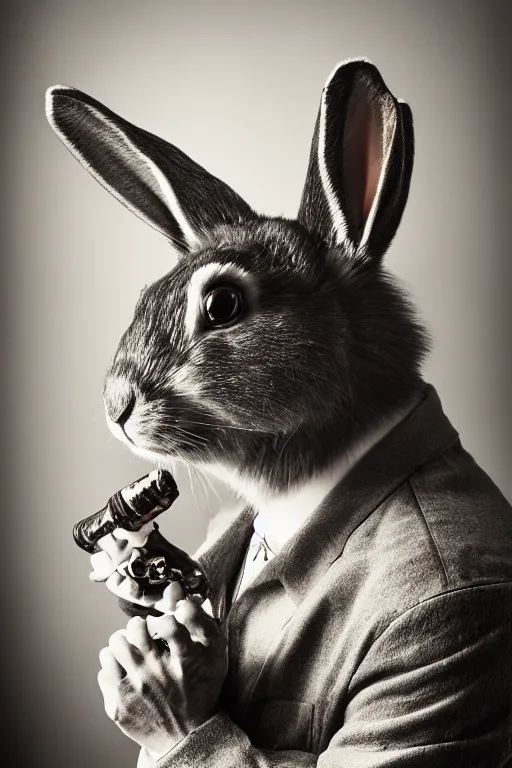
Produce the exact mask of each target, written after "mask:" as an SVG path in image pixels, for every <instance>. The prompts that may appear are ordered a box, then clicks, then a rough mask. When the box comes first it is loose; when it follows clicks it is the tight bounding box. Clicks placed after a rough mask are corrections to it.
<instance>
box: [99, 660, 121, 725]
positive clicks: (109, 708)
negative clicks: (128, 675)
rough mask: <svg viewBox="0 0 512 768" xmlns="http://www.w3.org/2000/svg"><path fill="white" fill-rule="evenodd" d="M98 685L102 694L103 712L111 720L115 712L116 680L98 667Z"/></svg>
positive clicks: (116, 698)
mask: <svg viewBox="0 0 512 768" xmlns="http://www.w3.org/2000/svg"><path fill="white" fill-rule="evenodd" d="M98 685H99V687H100V691H101V692H102V694H103V703H104V706H105V712H106V713H107V715H108V716H109V717H110V719H111V720H113V719H114V718H115V716H116V712H117V702H118V691H117V686H118V681H113V680H112V678H111V677H110V675H109V674H107V672H105V670H104V669H100V671H99V672H98Z"/></svg>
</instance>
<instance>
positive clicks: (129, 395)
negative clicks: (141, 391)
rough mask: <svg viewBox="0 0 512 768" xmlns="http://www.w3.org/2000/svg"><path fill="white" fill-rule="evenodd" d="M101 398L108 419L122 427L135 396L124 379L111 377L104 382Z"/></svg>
mask: <svg viewBox="0 0 512 768" xmlns="http://www.w3.org/2000/svg"><path fill="white" fill-rule="evenodd" d="M103 399H104V401H105V408H106V411H107V415H108V417H109V419H111V421H114V422H115V423H116V424H119V426H121V427H122V426H123V424H126V422H127V421H128V419H129V418H130V416H131V414H132V412H133V409H134V407H135V402H136V399H137V398H136V397H135V393H134V391H133V389H132V388H131V387H130V385H129V384H128V383H127V382H126V381H125V380H123V379H111V380H109V381H107V382H106V384H105V390H104V393H103Z"/></svg>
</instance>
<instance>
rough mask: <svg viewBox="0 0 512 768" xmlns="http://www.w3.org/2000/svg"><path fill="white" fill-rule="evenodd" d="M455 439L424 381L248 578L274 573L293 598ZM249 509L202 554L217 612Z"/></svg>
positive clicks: (237, 563) (248, 527) (242, 545)
mask: <svg viewBox="0 0 512 768" xmlns="http://www.w3.org/2000/svg"><path fill="white" fill-rule="evenodd" d="M457 439H458V433H457V431H456V430H455V429H454V428H453V426H452V425H451V423H450V422H449V420H448V418H447V417H446V415H445V414H444V412H443V409H442V406H441V401H440V399H439V396H438V394H437V392H436V390H435V389H434V387H433V386H432V385H430V384H428V385H426V387H425V396H424V398H423V400H422V401H421V402H420V403H419V404H418V405H417V406H416V407H415V408H413V410H412V411H411V412H410V413H409V414H408V415H407V416H406V417H405V418H404V419H403V420H402V421H401V422H399V424H397V425H396V426H395V427H394V428H393V429H392V430H391V431H390V432H388V433H387V434H386V435H385V436H384V437H383V438H382V440H380V441H379V442H378V443H377V444H376V445H375V446H374V447H373V448H372V449H371V450H370V451H369V452H368V453H367V454H365V455H364V456H363V457H362V459H361V460H360V461H359V462H358V463H357V464H356V465H355V467H354V468H353V469H352V470H351V471H350V472H349V474H348V475H346V477H344V478H343V479H342V480H341V482H340V483H338V485H336V486H335V487H334V488H333V490H332V491H331V492H330V493H329V494H328V495H327V497H326V498H325V499H324V501H323V502H322V503H321V504H320V505H319V507H318V508H317V509H316V511H315V512H314V513H313V514H312V515H311V516H310V517H309V518H308V519H307V520H306V522H305V523H304V524H303V525H302V526H301V528H300V529H299V530H298V531H297V533H296V534H295V535H294V536H292V538H291V539H290V540H289V541H288V542H287V543H286V544H285V546H284V547H283V549H282V550H281V551H280V552H279V554H278V555H276V557H275V558H273V559H272V560H271V561H270V562H269V563H268V565H266V566H265V567H264V568H263V569H262V571H261V572H260V573H259V575H258V576H257V577H256V579H255V581H254V582H253V586H256V585H257V584H260V583H262V582H265V581H268V580H270V579H278V580H279V581H280V582H281V583H282V584H283V586H284V588H285V590H286V592H287V593H288V594H289V596H290V597H291V598H292V600H293V601H294V602H295V603H296V604H297V605H298V604H299V603H300V602H301V601H302V600H303V599H304V597H305V596H306V595H307V593H308V592H309V591H310V589H311V588H312V587H313V586H314V584H315V583H316V582H317V581H318V580H319V579H320V578H321V577H322V576H323V575H324V573H325V572H326V571H327V570H328V569H329V568H330V566H331V565H332V564H333V562H334V561H335V560H337V559H338V558H339V557H340V555H341V554H342V552H343V549H344V547H345V544H346V542H347V540H348V538H349V536H350V535H351V533H352V532H353V531H354V530H355V529H356V527H357V526H358V525H360V523H362V522H363V520H365V519H366V518H367V517H368V515H370V514H371V513H372V512H373V511H374V510H375V509H376V508H377V507H378V506H379V505H380V504H381V503H382V501H383V500H384V499H385V498H386V497H387V496H389V495H390V494H391V493H393V491H394V490H396V488H398V486H399V485H401V483H403V482H404V480H406V479H407V477H409V475H411V474H412V473H413V472H414V470H415V469H417V468H418V467H420V466H421V465H422V464H425V463H427V462H428V461H431V460H432V459H434V458H435V457H436V456H438V455H439V454H440V453H442V452H443V451H444V450H446V448H448V447H449V446H450V445H452V444H453V443H454V442H455V441H456V440H457ZM254 517H255V512H254V510H253V509H251V508H250V507H247V508H245V509H244V510H243V511H242V512H241V513H240V515H239V516H238V517H237V518H236V519H235V520H234V522H233V523H232V524H231V525H230V526H229V528H228V529H227V530H226V531H225V532H224V533H223V534H222V536H221V537H220V538H219V539H218V540H217V541H216V542H215V543H214V544H213V545H212V547H211V548H210V549H209V550H207V551H206V552H205V553H204V554H203V555H202V556H201V558H200V561H201V564H202V565H203V567H204V569H205V572H206V575H207V578H208V581H209V583H210V587H211V592H212V603H213V604H214V606H215V607H216V609H217V612H218V613H219V614H220V615H223V614H224V612H225V611H226V607H227V598H228V596H229V589H230V587H231V585H232V582H233V579H234V578H236V574H237V573H238V570H239V568H240V567H241V565H242V561H243V557H244V554H245V550H246V548H247V546H248V544H249V541H250V538H251V535H252V523H253V520H254Z"/></svg>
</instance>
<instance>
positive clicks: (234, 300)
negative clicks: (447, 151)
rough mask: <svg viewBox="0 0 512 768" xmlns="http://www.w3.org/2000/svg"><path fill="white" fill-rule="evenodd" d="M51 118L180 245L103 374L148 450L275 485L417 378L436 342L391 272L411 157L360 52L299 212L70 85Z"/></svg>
mask: <svg viewBox="0 0 512 768" xmlns="http://www.w3.org/2000/svg"><path fill="white" fill-rule="evenodd" d="M47 114H48V117H49V120H50V123H51V125H52V127H53V128H54V130H55V131H56V132H57V134H58V135H59V137H60V138H61V139H62V140H63V141H64V143H65V144H66V146H67V147H68V149H69V150H70V151H71V152H72V153H73V154H74V155H75V156H76V157H77V158H78V160H79V161H80V162H81V163H82V164H83V165H84V166H85V167H86V168H87V169H88V170H89V171H90V173H92V174H93V176H95V178H96V179H97V180H98V181H100V182H101V184H103V186H105V187H106V188H107V189H108V190H109V191H110V192H111V193H112V194H113V195H114V196H115V197H117V198H118V199H119V200H120V201H121V202H122V203H124V205H126V206H127V207H128V208H129V209H131V210H132V211H133V212H134V213H136V214H137V215H138V216H140V217H141V218H142V219H144V220H145V221H146V222H147V223H149V224H150V225H151V226H152V227H154V228H156V229H157V230H159V231H160V232H161V233H162V234H163V235H164V236H165V237H166V238H168V240H169V241H170V243H171V245H172V246H173V248H174V250H175V251H176V252H177V253H178V256H179V259H178V262H177V264H176V266H174V268H173V269H172V270H171V271H170V272H169V273H168V274H166V275H164V276H163V277H162V278H161V279H159V280H157V281H156V282H155V283H154V284H153V285H151V286H150V287H149V288H147V289H146V290H145V291H144V292H143V294H142V295H141V298H140V299H139V302H138V304H137V306H136V308H135V312H134V317H133V320H132V322H131V324H130V326H129V328H128V329H127V331H126V332H125V334H124V335H123V337H122V339H121V342H120V344H119V348H118V350H117V352H116V354H115V356H114V358H113V361H112V364H111V366H110V369H109V370H108V372H107V375H106V379H105V389H104V399H105V407H106V413H107V419H108V422H109V426H110V428H111V429H112V431H113V432H114V434H116V435H117V436H118V437H120V439H122V440H124V441H125V442H127V443H128V444H129V445H130V446H131V447H132V448H133V450H135V451H136V452H138V453H139V454H141V455H143V456H145V457H147V458H150V459H152V460H153V461H154V460H155V459H157V460H158V459H160V460H163V459H165V458H168V457H178V458H180V459H182V460H184V461H187V462H191V463H195V464H198V465H202V466H209V465H211V466H213V465H223V466H227V467H231V468H233V469H234V470H236V471H237V472H238V473H239V474H240V476H245V477H251V478H256V479H261V480H262V481H264V482H265V483H267V484H268V486H269V487H271V488H273V489H283V488H285V487H289V486H290V485H293V484H294V483H298V482H299V481H300V480H301V479H303V478H307V477H310V476H312V475H314V474H315V473H317V472H319V471H320V470H322V469H323V468H326V467H327V466H329V464H330V463H331V462H332V461H334V460H335V459H336V458H337V457H338V456H339V455H340V454H342V453H343V451H344V450H347V449H348V447H349V446H350V445H351V444H352V443H353V442H354V441H355V440H357V439H358V438H360V437H361V436H362V435H364V433H365V432H366V431H368V430H370V429H371V428H372V427H373V426H375V425H376V424H378V423H379V422H380V420H382V418H383V416H384V415H386V414H389V413H392V412H393V411H394V410H396V409H398V408H399V407H400V406H401V405H402V404H403V403H404V402H406V401H407V398H408V397H409V396H410V395H411V393H413V392H414V391H415V389H416V388H417V387H418V386H419V385H420V383H421V378H420V366H421V363H422V360H423V357H424V355H425V353H426V351H427V347H428V337H427V334H426V332H425V331H424V329H423V328H422V326H421V325H420V323H419V322H418V321H417V319H416V318H415V314H414V310H413V307H412V306H411V304H410V302H409V301H408V299H407V297H406V296H405V295H404V293H403V291H402V289H400V288H399V287H398V286H397V285H396V284H395V282H394V280H393V279H392V278H391V277H390V276H389V275H388V274H387V273H386V271H385V270H384V268H383V266H382V257H383V255H384V253H385V251H386V249H387V248H388V246H389V244H390V242H391V240H392V238H393V236H394V234H395V232H396V229H397V227H398V224H399V222H400V219H401V217H402V213H403V210H404V206H405V203H406V200H407V195H408V190H409V183H410V178H411V172H412V166H413V151H414V146H413V145H414V139H413V125H412V117H411V112H410V109H409V107H408V106H407V105H406V104H405V103H403V102H400V101H398V100H397V99H395V98H394V97H393V95H392V94H391V93H390V91H389V90H388V89H387V87H386V85H385V83H384V81H383V80H382V77H381V76H380V74H379V72H378V70H377V69H376V68H375V67H374V66H373V65H372V64H371V63H370V62H368V61H366V60H352V61H348V62H345V63H342V64H340V65H338V66H337V67H336V68H335V69H334V71H333V72H332V74H331V75H330V77H329V79H328V81H327V83H326V85H325V87H324V89H323V92H322V97H321V103H320V109H319V113H318V117H317V121H316V126H315V130H314V136H313V142H312V148H311V155H310V160H309V167H308V171H307V176H306V181H305V186H304V191H303V195H302V200H301V203H300V207H299V211H298V214H297V218H296V219H294V220H290V219H285V218H282V217H267V216H263V215H259V214H257V213H256V212H255V211H254V210H252V209H251V207H250V206H249V205H248V204H247V203H246V202H244V201H243V200H242V199H241V198H240V197H239V196H238V195H237V194H236V193H235V192H234V191H233V190H232V189H230V187H229V186H227V185H226V184H225V183H224V182H222V181H220V180H219V179H218V178H215V177H214V176H212V175H210V174H209V173H208V172H207V171H205V170H204V169H203V168H201V167H200V166H199V165H197V164H196V163H195V162H193V161H192V160H191V159H190V158H188V157H187V156H186V155H185V154H183V152H181V151H180V150H179V149H177V148H176V147H174V146H172V145H170V144H168V143H167V142H165V141H163V140H162V139H160V138H158V137H156V136H154V135H152V134H150V133H148V132H147V131H145V130H142V129H140V128H137V127H135V126H134V125H132V124H131V123H129V122H127V121H126V120H124V119H123V118H121V117H119V116H117V115H116V114H114V113H113V112H111V111H110V110H109V109H107V108H106V107H104V106H103V105H102V104H100V103H99V102H97V101H95V100H94V99H92V98H91V97H89V96H87V95H86V94H84V93H82V92H80V91H77V90H75V89H73V88H68V87H63V86H55V87H53V88H51V89H50V90H49V91H48V94H47Z"/></svg>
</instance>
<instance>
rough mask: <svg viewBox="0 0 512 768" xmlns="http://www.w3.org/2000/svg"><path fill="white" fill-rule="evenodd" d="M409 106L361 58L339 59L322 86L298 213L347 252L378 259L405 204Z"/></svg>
mask: <svg viewBox="0 0 512 768" xmlns="http://www.w3.org/2000/svg"><path fill="white" fill-rule="evenodd" d="M413 158H414V133H413V123H412V115H411V110H410V109H409V107H408V105H407V104H405V103H404V102H401V101H398V100H397V99H395V97H394V96H393V94H392V93H391V92H390V91H389V90H388V88H387V87H386V84H385V83H384V81H383V79H382V77H381V75H380V73H379V71H378V70H377V68H376V67H375V66H374V65H373V64H372V63H371V62H369V61H367V60H366V59H354V60H350V61H347V62H343V63H342V64H339V65H338V66H337V67H336V68H335V69H334V71H333V72H332V73H331V75H330V77H329V79H328V80H327V83H326V85H325V87H324V89H323V92H322V100H321V104H320V110H319V113H318V118H317V122H316V126H315V132H314V136H313V144H312V148H311V155H310V161H309V167H308V173H307V177H306V183H305V186H304V192H303V195H302V200H301V205H300V209H299V214H298V219H299V221H301V222H302V223H303V224H304V225H305V226H306V227H307V228H308V229H309V230H311V231H313V232H316V233H317V234H318V235H320V236H321V237H322V238H323V239H324V240H326V241H327V242H328V243H330V244H332V243H334V244H337V245H341V244H344V245H345V247H346V251H347V253H348V254H349V255H351V256H353V257H354V258H357V257H360V258H364V259H365V260H368V259H371V260H374V259H379V258H380V257H381V256H382V255H383V253H384V252H385V251H386V249H387V247H388V246H389V244H390V242H391V240H392V239H393V237H394V235H395V232H396V230H397V227H398V225H399V223H400V219H401V218H402V213H403V210H404V207H405V204H406V202H407V196H408V193H409V184H410V180H411V174H412V166H413Z"/></svg>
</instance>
